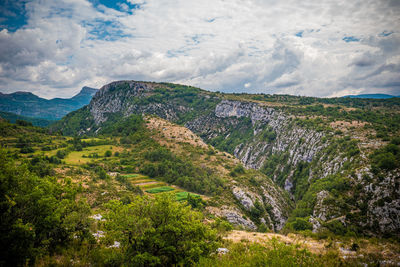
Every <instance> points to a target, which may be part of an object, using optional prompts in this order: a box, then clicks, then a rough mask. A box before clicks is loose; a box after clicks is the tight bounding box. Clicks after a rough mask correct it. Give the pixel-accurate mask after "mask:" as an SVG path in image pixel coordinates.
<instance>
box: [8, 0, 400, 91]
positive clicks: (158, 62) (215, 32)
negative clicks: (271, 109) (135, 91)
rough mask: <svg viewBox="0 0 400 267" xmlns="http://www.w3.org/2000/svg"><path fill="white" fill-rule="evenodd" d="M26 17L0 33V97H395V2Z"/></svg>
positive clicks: (79, 5) (157, 4)
mask: <svg viewBox="0 0 400 267" xmlns="http://www.w3.org/2000/svg"><path fill="white" fill-rule="evenodd" d="M139 2H140V4H143V1H130V3H139ZM26 11H27V15H28V24H27V25H26V26H25V27H23V28H21V29H19V30H17V31H16V32H6V31H2V32H0V42H1V45H0V91H10V90H15V91H17V90H31V91H35V92H37V93H38V94H39V95H41V94H42V95H44V96H49V97H55V96H67V95H68V94H69V93H70V92H76V90H78V89H79V87H81V86H83V85H88V86H93V87H100V86H101V85H103V84H104V83H106V82H110V81H112V80H118V79H138V80H151V81H170V82H180V83H185V84H191V85H195V86H200V87H202V88H205V89H210V90H223V91H235V92H243V91H246V92H268V93H292V94H301V95H316V96H330V95H341V94H348V92H359V91H370V90H372V91H373V90H378V91H379V90H386V91H387V92H389V91H390V92H391V91H393V90H398V81H399V73H400V70H399V66H400V58H399V53H400V37H399V34H398V32H397V31H398V30H397V29H398V28H400V22H399V19H398V15H397V14H398V12H397V11H399V6H398V5H397V4H396V3H395V2H393V1H384V0H381V1H361V0H360V1H333V0H332V1H322V2H321V1H310V0H306V1H295V0H288V1H273V0H271V1H261V0H254V1H250V0H249V1H239V0H233V1H222V0H221V1H220V0H204V1H188V0H176V1H172V0H158V1H151V0H149V1H146V3H145V4H143V7H142V8H140V9H138V10H135V12H134V13H129V12H120V11H118V10H113V9H109V8H107V7H105V6H101V5H99V6H93V5H92V4H91V2H89V1H86V0H79V1H77V0H76V1H62V0H42V1H37V0H36V1H31V2H29V3H28V4H27V5H26ZM214 18H215V19H214ZM105 22H107V23H106V24H105ZM319 29H321V30H319ZM300 31H303V32H304V34H303V35H302V38H299V37H296V36H294V34H295V33H297V32H300ZM382 32H393V33H392V34H390V35H382V34H381V35H380V33H382ZM102 35H104V36H102ZM345 36H356V37H360V41H359V42H349V43H346V42H344V41H343V40H342V39H343V37H345ZM245 84H247V86H245Z"/></svg>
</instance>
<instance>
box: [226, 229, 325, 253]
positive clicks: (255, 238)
mask: <svg viewBox="0 0 400 267" xmlns="http://www.w3.org/2000/svg"><path fill="white" fill-rule="evenodd" d="M226 239H227V240H230V241H232V242H243V241H249V242H256V243H263V242H266V241H269V240H272V239H276V240H278V241H281V242H283V243H285V244H294V245H300V246H301V247H304V248H307V249H308V250H310V251H311V252H312V253H318V254H321V253H323V252H324V251H325V250H326V249H325V247H326V244H325V242H324V241H317V240H313V239H308V238H304V237H300V236H298V235H295V234H289V235H287V236H286V235H281V234H275V233H258V232H246V231H239V230H234V231H232V232H230V233H229V234H228V235H227V236H226Z"/></svg>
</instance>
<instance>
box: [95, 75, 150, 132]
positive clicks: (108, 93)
mask: <svg viewBox="0 0 400 267" xmlns="http://www.w3.org/2000/svg"><path fill="white" fill-rule="evenodd" d="M118 85H125V87H126V88H125V90H115V88H116V86H118ZM152 89H153V87H152V86H151V85H150V84H148V83H140V82H135V81H118V82H112V83H109V84H107V85H105V86H103V87H102V88H101V89H100V90H99V91H98V92H97V93H96V94H95V96H94V97H93V99H92V101H91V102H90V105H89V109H90V113H92V115H93V117H94V121H95V123H96V124H97V125H98V124H100V123H102V122H105V121H106V120H107V117H106V114H107V113H116V112H121V111H124V110H126V108H127V107H128V106H130V105H131V102H130V100H131V99H132V98H133V97H141V96H142V95H145V94H146V92H150V91H151V90H152Z"/></svg>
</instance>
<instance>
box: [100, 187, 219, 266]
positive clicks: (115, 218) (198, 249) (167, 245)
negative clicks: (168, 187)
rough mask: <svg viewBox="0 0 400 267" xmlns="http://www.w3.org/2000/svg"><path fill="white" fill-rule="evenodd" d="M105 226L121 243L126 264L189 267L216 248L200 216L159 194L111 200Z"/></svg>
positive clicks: (209, 231)
mask: <svg viewBox="0 0 400 267" xmlns="http://www.w3.org/2000/svg"><path fill="white" fill-rule="evenodd" d="M107 207H108V209H109V210H110V211H109V213H108V214H107V215H106V219H107V220H106V222H105V226H106V229H107V235H109V236H110V238H111V239H114V240H118V241H119V242H121V246H122V251H123V254H124V256H123V261H124V263H125V264H126V265H128V266H189V265H193V264H194V263H196V262H198V261H199V259H200V257H204V256H208V255H209V254H210V253H211V252H213V251H215V249H216V240H217V239H216V233H215V232H214V231H212V230H211V229H210V228H209V226H207V225H206V224H204V223H203V222H202V220H203V215H202V214H201V213H199V212H195V211H192V210H191V208H190V207H189V206H187V205H186V204H184V203H180V202H178V201H176V200H175V197H174V196H173V195H168V194H161V195H158V196H156V197H155V199H152V198H149V197H138V198H136V199H134V200H133V201H132V203H130V204H128V205H123V204H122V203H121V202H119V201H111V202H110V203H108V205H107Z"/></svg>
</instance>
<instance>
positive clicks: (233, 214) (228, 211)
mask: <svg viewBox="0 0 400 267" xmlns="http://www.w3.org/2000/svg"><path fill="white" fill-rule="evenodd" d="M207 209H208V211H209V212H210V213H212V214H214V215H216V216H218V217H223V218H225V219H226V220H227V221H228V222H230V223H231V224H233V225H236V226H240V227H243V228H244V229H247V230H256V229H257V226H256V225H255V224H254V223H253V222H252V221H251V220H249V219H248V218H245V216H244V214H243V213H242V212H241V211H240V210H239V209H237V208H235V207H228V206H222V207H221V208H215V207H208V208H207Z"/></svg>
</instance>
